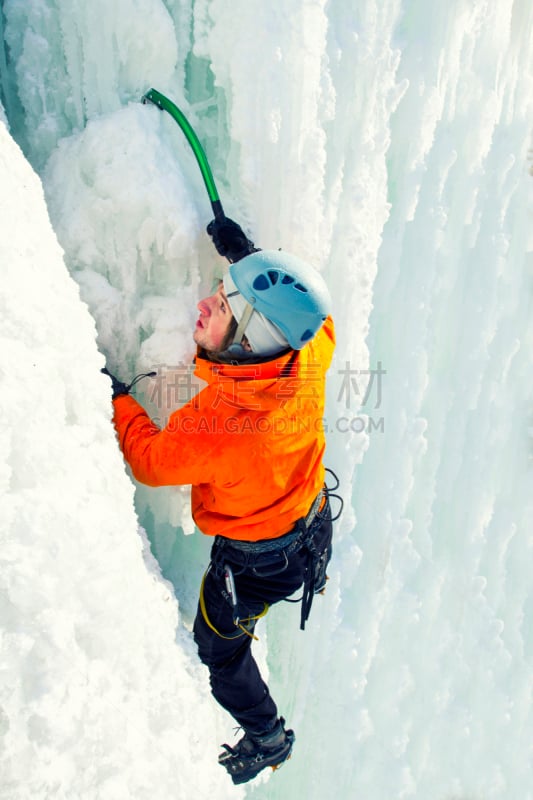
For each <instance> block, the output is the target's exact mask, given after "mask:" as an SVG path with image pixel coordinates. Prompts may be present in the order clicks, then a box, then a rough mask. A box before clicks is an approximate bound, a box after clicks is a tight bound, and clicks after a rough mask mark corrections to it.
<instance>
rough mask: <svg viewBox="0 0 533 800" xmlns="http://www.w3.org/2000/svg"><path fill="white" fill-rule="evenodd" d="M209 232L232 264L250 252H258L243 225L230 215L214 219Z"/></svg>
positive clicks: (222, 254) (220, 252)
mask: <svg viewBox="0 0 533 800" xmlns="http://www.w3.org/2000/svg"><path fill="white" fill-rule="evenodd" d="M207 233H208V234H209V236H210V237H211V238H212V240H213V244H214V245H215V247H216V249H217V252H218V253H219V254H220V255H221V256H225V257H226V258H227V259H228V261H231V263H232V264H234V263H235V262H236V261H240V259H241V258H244V257H245V256H248V255H250V253H256V252H257V248H256V247H255V245H254V243H253V242H252V241H251V240H250V239H248V238H247V236H246V234H245V233H244V231H243V229H242V228H241V226H240V225H237V223H236V222H234V221H233V220H232V219H229V218H228V217H224V219H221V220H218V219H214V220H212V221H211V222H210V223H209V225H208V226H207Z"/></svg>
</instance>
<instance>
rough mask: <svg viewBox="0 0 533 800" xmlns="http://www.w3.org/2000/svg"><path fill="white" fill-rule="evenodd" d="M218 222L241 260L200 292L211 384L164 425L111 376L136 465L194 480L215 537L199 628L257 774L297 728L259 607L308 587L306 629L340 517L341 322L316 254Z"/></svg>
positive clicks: (218, 238)
mask: <svg viewBox="0 0 533 800" xmlns="http://www.w3.org/2000/svg"><path fill="white" fill-rule="evenodd" d="M208 233H209V234H210V235H211V237H212V239H213V242H214V244H215V246H216V248H217V250H218V252H219V253H220V254H221V255H223V256H225V257H226V258H227V259H228V261H230V267H229V271H228V272H227V273H226V275H225V276H224V278H223V279H222V281H221V282H220V284H219V286H218V288H217V290H216V291H215V292H214V293H213V294H212V295H211V296H209V297H207V298H205V299H203V300H201V301H200V302H199V304H198V310H199V317H198V321H197V323H196V327H195V331H194V334H193V338H194V341H195V343H196V345H197V355H196V369H195V374H196V375H197V376H199V377H200V378H203V379H204V381H205V382H206V383H207V386H206V388H205V389H203V390H202V391H200V392H199V393H198V394H197V395H196V396H195V397H194V398H193V399H192V400H191V401H190V402H188V403H187V404H186V405H184V406H183V407H182V408H180V409H178V410H177V411H175V412H174V413H173V414H172V415H171V416H170V418H169V421H168V424H167V425H166V427H165V428H164V429H160V428H159V427H157V426H156V425H155V424H154V423H153V422H152V421H151V420H150V418H149V417H148V415H147V413H146V412H145V410H144V409H143V408H142V407H141V406H140V404H139V403H138V402H137V401H136V400H135V399H134V398H133V397H132V396H131V395H130V394H129V389H130V388H131V385H130V386H128V385H126V384H124V383H121V382H120V381H119V380H117V379H116V378H114V377H113V376H111V379H112V385H113V405H114V423H115V427H116V430H117V433H118V438H119V443H120V447H121V449H122V451H123V454H124V457H125V459H126V461H127V463H128V464H129V465H130V467H131V470H132V472H133V475H134V476H135V478H136V479H137V480H138V481H140V482H142V483H145V484H148V485H149V486H164V485H178V484H192V495H191V504H192V514H193V517H194V520H195V522H196V525H197V526H198V528H199V529H200V531H202V532H203V533H204V534H207V535H208V536H212V537H214V540H213V545H212V550H211V561H210V564H209V567H208V569H207V571H206V573H205V575H204V578H203V581H202V585H201V589H200V599H199V605H198V612H197V615H196V620H195V623H194V639H195V641H196V644H197V646H198V652H199V656H200V659H201V660H202V662H203V663H204V664H206V665H207V667H208V669H209V673H210V683H211V690H212V693H213V695H214V697H215V699H216V700H217V701H218V702H219V703H220V704H221V705H222V706H223V707H224V708H225V709H226V710H227V711H228V712H229V713H230V714H231V715H232V716H233V717H234V719H235V720H236V721H237V722H238V724H239V725H240V726H241V727H242V728H243V731H244V735H243V737H242V738H241V739H240V741H239V742H238V743H237V744H236V745H235V746H234V747H231V746H230V745H224V751H223V753H222V754H221V755H220V757H219V761H220V763H221V764H222V765H223V766H224V767H225V768H226V769H227V771H228V772H229V774H230V775H231V777H232V780H233V782H234V783H244V782H245V781H248V780H250V779H251V778H253V777H255V775H257V773H258V772H260V771H261V770H262V769H263V768H265V767H267V766H271V767H272V768H277V767H278V766H279V765H280V764H281V763H283V762H284V761H285V760H287V758H288V757H289V756H290V754H291V751H292V746H293V743H294V739H295V737H294V733H293V731H292V730H289V729H286V728H285V721H284V719H283V717H280V716H279V714H278V709H277V706H276V704H275V702H274V700H273V699H272V697H271V695H270V692H269V689H268V687H267V685H266V684H265V682H264V681H263V679H262V677H261V674H260V672H259V669H258V666H257V664H256V662H255V660H254V658H253V655H252V651H251V645H252V641H253V639H254V638H255V636H254V630H255V626H256V622H257V620H258V619H259V618H260V617H261V616H263V615H264V614H265V613H266V611H267V610H268V608H269V606H271V605H273V604H275V603H278V602H279V601H281V600H284V599H287V598H290V596H291V595H293V594H294V593H295V592H296V591H297V590H302V591H303V597H302V612H301V627H302V629H303V627H304V625H305V621H306V619H307V617H308V615H309V611H310V606H311V601H312V598H313V595H314V594H315V593H316V592H319V591H322V590H323V589H324V586H325V580H326V566H327V563H328V561H329V559H330V557H331V538H332V522H331V512H330V506H329V498H328V489H327V488H325V468H324V466H323V463H322V459H323V455H324V449H325V438H324V432H323V425H322V419H323V413H324V402H325V399H324V395H325V375H326V371H327V369H328V367H329V364H330V362H331V358H332V354H333V349H334V330H333V322H332V320H331V317H330V316H329V313H330V298H329V294H328V291H327V288H326V285H325V283H324V281H323V279H322V278H321V276H320V275H319V273H318V272H316V271H315V270H314V269H312V268H311V267H310V266H309V265H308V264H307V263H305V262H303V261H302V260H300V259H299V258H296V257H295V256H292V255H289V254H287V253H284V252H281V251H268V250H258V249H256V248H255V246H254V245H253V242H251V241H250V240H249V239H247V237H246V236H245V235H244V233H243V231H242V229H241V228H240V226H238V225H237V224H236V223H234V222H232V221H231V220H228V219H225V220H223V222H220V221H218V220H217V221H215V220H214V221H213V222H212V223H210V225H209V226H208ZM108 374H109V373H108ZM185 421H186V424H185Z"/></svg>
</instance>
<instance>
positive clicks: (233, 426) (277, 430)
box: [113, 318, 335, 541]
mask: <svg viewBox="0 0 533 800" xmlns="http://www.w3.org/2000/svg"><path fill="white" fill-rule="evenodd" d="M334 346H335V333H334V328H333V321H332V320H331V318H328V320H327V321H326V322H325V323H324V325H323V326H322V328H321V329H320V331H319V332H318V333H317V335H316V336H315V337H314V339H312V340H311V341H310V342H309V343H308V344H307V345H306V346H305V347H304V348H303V349H302V350H299V351H291V352H290V353H288V354H286V355H284V356H282V357H279V358H276V357H274V358H273V359H272V360H270V361H267V362H264V363H261V364H252V365H246V364H240V365H238V366H234V365H226V364H215V363H213V362H211V361H207V360H206V359H203V358H200V357H197V359H196V370H195V375H197V376H199V377H200V378H202V379H203V380H205V381H206V382H207V384H208V385H207V386H206V388H205V389H203V390H202V391H201V392H199V393H198V394H197V395H196V396H195V397H194V398H193V399H192V400H191V401H190V402H188V403H187V404H186V405H184V406H183V407H182V408H180V409H179V410H178V411H175V412H174V413H173V414H172V415H171V417H170V419H169V421H168V424H167V426H166V427H165V428H164V429H163V430H161V429H160V428H159V427H157V425H155V424H154V423H153V422H152V421H151V420H150V418H149V417H148V415H147V413H146V411H145V410H144V409H143V408H142V407H141V406H140V405H139V403H138V402H137V401H136V400H135V399H134V398H133V397H131V395H121V396H119V397H117V398H116V399H115V400H114V401H113V404H114V423H115V427H116V430H117V433H118V436H119V442H120V447H121V449H122V451H123V453H124V456H125V458H126V461H127V462H128V464H129V465H130V467H131V469H132V471H133V474H134V476H135V477H136V479H137V480H138V481H140V482H141V483H146V484H148V485H149V486H166V485H176V484H192V497H191V503H192V514H193V517H194V520H195V522H196V524H197V526H198V527H199V528H200V530H201V531H203V533H206V534H208V535H211V536H214V535H215V534H220V535H222V536H226V537H228V538H233V539H244V540H248V541H258V540H260V539H269V538H273V537H276V536H281V535H282V534H284V533H287V531H289V530H290V528H291V527H292V525H293V524H294V522H295V521H296V520H297V519H299V518H300V517H302V516H305V515H306V514H307V512H308V510H309V508H310V506H311V504H312V502H313V500H314V498H315V496H316V495H317V494H318V492H319V490H320V488H321V487H322V485H323V483H324V467H323V464H322V456H323V453H324V449H325V438H324V432H323V425H322V419H323V414H324V399H325V398H324V388H325V374H326V371H327V369H328V367H329V365H330V363H331V358H332V355H333V350H334Z"/></svg>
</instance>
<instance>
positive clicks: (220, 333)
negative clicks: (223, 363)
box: [193, 281, 233, 352]
mask: <svg viewBox="0 0 533 800" xmlns="http://www.w3.org/2000/svg"><path fill="white" fill-rule="evenodd" d="M197 308H198V311H199V312H200V316H199V317H198V322H197V323H196V328H195V330H194V334H193V339H194V341H195V342H196V344H197V345H198V346H199V347H203V348H204V350H210V351H213V352H217V351H218V350H220V349H221V346H222V343H223V342H224V339H225V338H226V335H227V333H228V330H229V327H230V323H231V319H232V316H233V315H232V313H231V308H230V307H229V303H228V299H227V297H226V295H225V293H224V284H223V283H222V281H220V283H219V285H218V289H217V291H216V292H215V294H213V295H211V297H206V298H205V299H204V300H200V302H199V303H198V306H197Z"/></svg>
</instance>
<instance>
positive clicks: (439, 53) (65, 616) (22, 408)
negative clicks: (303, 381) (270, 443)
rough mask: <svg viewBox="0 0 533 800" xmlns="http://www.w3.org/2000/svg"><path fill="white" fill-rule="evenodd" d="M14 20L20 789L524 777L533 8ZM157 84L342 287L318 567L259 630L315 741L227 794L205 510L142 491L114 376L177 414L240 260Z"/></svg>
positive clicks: (47, 15)
mask: <svg viewBox="0 0 533 800" xmlns="http://www.w3.org/2000/svg"><path fill="white" fill-rule="evenodd" d="M0 18H1V22H2V29H3V32H4V39H5V50H4V51H3V52H2V51H1V50H0V72H1V82H0V86H1V91H2V94H1V99H2V106H3V107H0V159H1V174H2V181H1V185H0V220H1V221H0V225H1V230H2V236H1V238H0V252H1V254H2V258H1V263H2V267H3V271H4V276H5V277H4V279H3V281H2V284H1V287H0V304H1V308H2V316H1V323H0V324H1V328H0V331H1V337H2V345H3V346H2V356H1V362H0V363H1V366H0V376H1V385H2V406H1V411H0V414H1V423H2V424H1V425H0V440H1V447H0V452H1V454H2V457H1V460H0V463H1V466H0V483H1V486H2V494H1V497H2V506H1V511H2V520H3V527H2V533H1V534H0V536H1V540H2V547H1V549H0V559H1V561H2V570H1V573H0V575H1V578H0V580H1V581H2V592H1V593H0V598H1V603H0V622H1V630H2V640H1V641H2V645H1V665H2V667H1V668H2V677H3V680H2V682H1V686H0V762H1V774H2V784H1V786H0V797H1V798H2V800H4V798H5V800H25V798H27V797H32V798H33V797H35V798H39V799H40V798H51V797H54V798H68V800H71V798H73V797H76V798H78V797H79V798H83V800H93V799H94V798H102V799H104V798H113V800H116V798H135V799H136V800H137V798H143V797H148V796H150V797H151V798H157V799H158V798H161V800H163V798H164V800H166V799H167V798H169V797H180V798H181V797H183V798H185V797H189V796H190V795H191V794H193V793H194V796H196V797H200V798H203V797H207V796H210V797H216V798H224V797H230V796H231V797H239V796H241V797H244V796H246V797H250V798H261V800H267V798H268V800H275V798H281V797H283V798H286V797H290V798H295V800H296V799H299V798H319V797H323V796H332V797H339V798H341V799H342V800H349V799H350V798H356V797H365V798H366V800H390V798H416V800H426V798H428V797H432V798H436V799H437V800H451V798H454V800H478V799H479V800H480V799H481V798H483V800H510V799H511V798H512V800H515V798H516V800H531V798H533V794H532V790H531V780H530V776H531V768H532V766H533V765H532V756H533V753H532V751H531V742H532V741H533V716H532V688H533V678H532V676H533V636H532V628H531V624H530V620H531V614H532V613H533V595H532V593H531V580H530V575H531V574H532V569H533V558H532V550H533V539H532V535H531V519H532V518H533V501H532V499H531V490H530V486H531V449H532V443H531V399H532V398H531V382H530V379H529V375H530V360H531V356H530V354H531V347H532V344H533V327H532V323H531V318H532V315H531V266H532V263H533V259H532V255H531V251H532V249H533V242H532V240H531V238H530V237H531V233H530V230H531V191H532V185H533V184H532V179H531V176H530V174H529V166H530V162H529V161H528V150H529V148H530V147H531V119H532V113H531V112H532V100H531V98H532V97H533V78H532V75H533V70H532V66H533V52H532V50H533V35H532V34H533V9H532V8H531V5H530V4H529V3H527V2H526V1H525V0H515V1H514V2H512V1H511V0H501V2H498V3H497V4H496V3H490V2H479V3H471V2H468V0H452V2H450V3H448V4H446V5H445V6H444V5H442V6H438V7H435V6H434V5H428V4H426V5H422V4H420V3H416V2H413V1H412V0H387V2H384V3H379V4H377V3H375V2H373V0H363V2H361V3H357V6H356V7H353V4H348V3H345V2H343V0H329V2H326V0H285V2H283V3H281V2H278V0H276V2H273V3H269V4H265V3H260V2H258V0H246V2H244V0H235V2H233V3H232V4H231V11H229V10H228V5H227V4H226V3H223V2H222V0H196V2H194V3H192V2H191V1H190V0H188V1H187V0H181V2H174V3H170V2H169V3H163V2H161V0H138V1H137V2H135V3H134V4H132V3H125V2H122V1H121V2H116V3H114V4H113V8H110V7H109V4H106V3H104V2H103V0H95V2H93V3H90V4H86V3H81V2H69V3H66V2H64V0H31V2H27V0H25V2H22V1H21V0H5V2H4V3H3V17H2V15H0ZM151 86H154V87H155V88H157V89H159V90H160V91H163V92H165V93H166V94H168V95H169V96H170V97H171V98H172V99H173V100H174V101H175V102H177V103H178V105H179V106H180V107H181V108H182V109H183V110H184V111H185V113H186V114H187V117H188V118H189V119H190V121H191V123H192V124H193V126H194V128H195V130H196V131H197V133H198V135H199V136H200V139H201V140H202V143H203V145H204V147H205V148H206V152H207V154H208V157H209V160H210V163H211V166H212V169H213V172H214V176H215V180H216V182H217V185H218V188H219V191H220V194H221V199H222V202H223V204H224V207H225V210H226V213H227V214H228V215H229V216H231V217H233V218H234V219H237V220H239V221H240V222H241V223H243V224H244V226H245V228H246V230H247V231H248V232H249V234H250V235H251V237H252V238H253V239H254V240H255V241H256V242H257V243H258V244H259V245H261V246H263V247H283V248H284V249H287V250H289V251H293V252H295V253H297V254H298V255H300V256H302V257H304V258H308V259H309V260H310V261H312V262H313V263H314V264H315V265H316V266H317V267H318V268H319V269H321V270H322V271H323V274H324V275H325V277H326V279H327V281H328V283H329V285H330V288H331V291H332V294H333V298H334V305H335V309H336V313H335V318H336V323H337V333H338V348H337V354H336V359H335V363H334V366H333V368H332V370H331V376H330V383H329V388H328V407H327V415H326V425H327V428H328V454H327V456H328V457H327V463H328V465H329V466H331V467H333V468H334V469H335V471H336V472H337V473H338V475H339V477H340V478H341V488H342V494H343V495H344V498H345V510H344V513H343V515H342V517H341V519H340V520H339V521H338V523H337V528H336V531H337V532H336V549H335V557H334V560H333V562H332V565H331V569H330V576H331V580H330V582H329V584H328V590H327V593H326V595H325V597H324V598H317V599H316V601H315V604H314V607H313V612H312V616H311V620H310V622H309V624H308V626H307V629H306V632H305V634H301V633H300V632H299V631H298V608H296V607H292V606H283V607H280V608H277V609H275V610H273V611H272V612H271V613H270V614H269V616H268V617H267V621H266V624H263V625H262V626H261V627H260V630H259V635H260V639H261V641H260V643H259V657H260V660H261V662H262V664H263V665H264V668H265V670H267V669H268V670H269V672H270V683H271V688H272V691H273V694H274V696H275V698H276V699H277V701H278V703H279V706H280V710H281V712H282V713H283V714H284V715H285V717H286V718H287V720H288V722H289V723H290V725H291V726H293V727H294V728H295V730H296V736H297V742H296V747H295V751H294V755H293V757H292V759H291V761H290V762H289V764H287V765H286V766H285V767H284V768H283V770H281V771H280V772H279V773H277V774H276V775H274V776H271V777H269V776H264V777H262V778H260V779H258V780H257V781H256V782H254V783H253V784H250V785H248V786H247V787H242V788H240V789H236V788H235V787H233V786H232V784H231V782H230V781H229V779H228V777H227V775H225V774H224V773H223V771H222V770H221V769H220V768H219V766H218V765H217V763H216V755H217V746H218V744H219V743H220V742H222V741H232V738H231V737H232V735H233V734H232V732H231V728H232V723H231V720H230V719H229V718H228V717H227V715H225V714H224V713H223V712H222V711H221V710H220V709H218V708H217V707H216V706H215V704H214V701H213V700H212V698H211V697H210V694H209V689H208V680H207V673H206V671H205V669H204V668H203V667H202V666H201V665H200V663H199V662H198V659H197V656H196V653H195V648H194V644H193V642H192V637H191V634H190V625H191V622H192V618H193V616H194V613H195V608H196V600H197V589H198V584H199V581H200V579H201V575H202V571H203V569H205V565H206V563H207V560H208V552H209V541H208V540H207V539H206V537H202V536H201V535H200V534H199V533H198V532H195V531H194V526H193V524H192V520H191V518H190V511H189V508H188V491H187V489H184V488H175V489H172V488H171V489H167V488H165V489H156V490H154V489H147V488H144V487H134V486H133V484H132V482H131V480H130V478H129V477H128V474H127V472H126V470H125V468H124V466H123V462H122V458H121V456H120V453H119V452H118V449H117V446H116V442H115V438H114V433H113V429H112V426H111V423H110V410H111V407H110V400H109V386H108V381H107V380H106V379H105V378H104V377H103V376H101V375H100V374H99V370H100V368H101V366H103V364H104V363H106V362H107V364H108V365H109V367H110V368H111V369H112V370H113V371H116V372H117V373H118V374H119V375H120V376H121V377H122V378H127V377H129V376H131V375H133V374H134V373H136V372H138V371H141V370H142V371H144V370H148V369H152V368H158V369H159V370H160V374H161V375H163V380H164V381H166V382H163V384H161V383H160V384H159V385H155V386H154V384H153V383H152V384H151V383H148V382H146V383H145V384H144V388H143V389H142V390H139V393H138V394H139V397H140V399H141V400H142V401H143V402H144V403H146V405H147V406H148V407H149V408H150V409H151V411H152V413H153V414H154V415H155V416H159V417H160V418H164V416H165V414H167V413H168V410H169V407H170V406H171V405H172V404H173V402H174V401H175V400H177V399H178V396H179V399H180V401H183V400H184V399H187V397H186V395H187V393H190V392H192V391H195V387H194V386H193V385H192V384H191V382H190V371H189V370H188V367H187V364H188V363H189V361H190V358H191V356H192V354H193V343H192V339H191V330H192V326H193V322H194V319H195V303H196V301H197V298H199V297H200V296H202V295H203V294H204V293H205V292H207V291H209V290H210V288H211V285H212V283H213V280H214V279H215V278H216V277H217V276H218V275H220V274H221V271H222V269H223V268H224V264H223V263H222V260H221V259H219V258H218V257H217V256H216V253H215V252H214V250H213V248H212V246H211V244H210V242H209V240H208V239H207V237H206V235H205V233H204V228H205V225H206V224H207V222H208V221H209V219H210V208H209V205H208V198H207V195H206V193H205V188H204V186H203V183H202V181H201V177H200V175H199V172H198V170H197V166H196V164H195V163H194V159H193V157H192V155H191V152H190V150H189V148H188V145H187V143H186V142H185V140H184V137H183V135H182V133H181V131H180V130H179V129H178V127H177V126H176V125H175V123H174V122H173V121H172V120H171V119H170V118H169V117H168V115H165V114H162V113H161V112H159V111H158V110H157V109H156V108H155V107H154V106H148V105H142V104H141V103H140V102H139V100H140V98H141V96H142V95H143V94H144V93H145V92H146V91H147V90H148V89H149V88H150V87H151ZM4 110H5V113H4ZM7 120H9V133H8V129H7V126H6V123H7ZM10 134H11V135H10ZM11 136H12V137H13V139H15V140H16V141H17V142H18V143H19V144H20V146H21V147H22V148H23V149H24V153H25V157H24V156H23V155H22V153H21V151H20V150H19V148H18V146H17V145H16V144H15V143H14V141H13V139H12V138H11ZM25 159H27V160H25ZM28 162H30V163H31V164H32V166H33V169H34V170H36V171H37V173H38V176H39V177H38V176H37V174H36V173H35V172H34V171H33V170H32V168H31V167H30V166H29V163H28ZM44 197H46V202H45V199H44ZM58 241H59V244H58ZM80 455H83V459H80ZM145 531H146V534H145ZM184 534H186V535H184ZM148 540H149V541H148ZM152 552H153V553H154V554H155V556H156V558H157V561H156V559H155V558H154V556H153V555H152Z"/></svg>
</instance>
